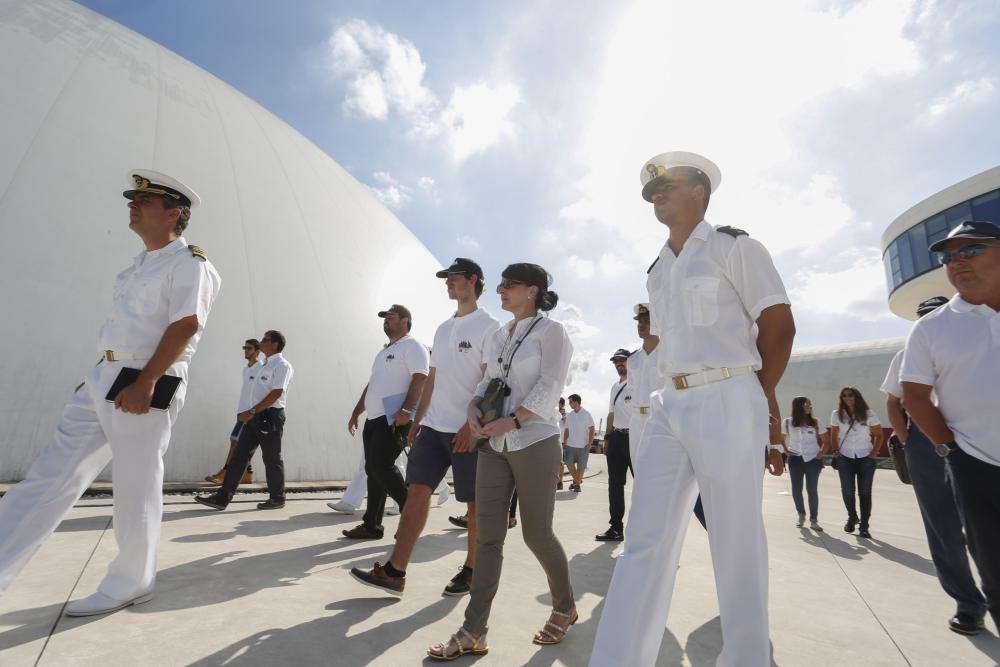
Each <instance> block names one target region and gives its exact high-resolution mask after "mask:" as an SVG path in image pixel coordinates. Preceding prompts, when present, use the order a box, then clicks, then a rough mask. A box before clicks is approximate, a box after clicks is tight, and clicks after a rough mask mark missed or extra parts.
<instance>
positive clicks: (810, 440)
mask: <svg viewBox="0 0 1000 667" xmlns="http://www.w3.org/2000/svg"><path fill="white" fill-rule="evenodd" d="M855 428H857V427H855ZM825 430H826V429H824V428H823V422H822V421H821V420H819V419H817V420H816V426H792V418H791V417H785V420H784V422H783V423H782V426H781V431H782V432H783V433H784V434H785V435H787V436H788V451H789V453H790V454H793V455H796V456H801V457H802V460H803V461H805V462H806V463H808V462H809V461H812V460H813V459H814V458H816V457H817V456H819V449H820V447H819V443H817V442H816V436H818V435H819V434H821V433H822V432H823V431H825Z"/></svg>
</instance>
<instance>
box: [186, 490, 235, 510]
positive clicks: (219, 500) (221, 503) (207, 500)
mask: <svg viewBox="0 0 1000 667" xmlns="http://www.w3.org/2000/svg"><path fill="white" fill-rule="evenodd" d="M194 501H195V502H196V503H201V504H202V505H204V506H206V507H211V508H212V509H214V510H224V509H226V505H228V504H229V503H228V502H226V499H225V498H223V497H222V496H220V495H219V494H217V493H213V494H212V495H210V496H195V497H194Z"/></svg>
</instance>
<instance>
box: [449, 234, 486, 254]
mask: <svg viewBox="0 0 1000 667" xmlns="http://www.w3.org/2000/svg"><path fill="white" fill-rule="evenodd" d="M455 243H457V244H458V247H460V248H461V249H462V250H468V251H470V252H479V249H480V248H481V247H482V246H480V245H479V241H477V240H476V239H474V238H472V237H471V236H467V235H465V234H459V235H458V236H457V237H455Z"/></svg>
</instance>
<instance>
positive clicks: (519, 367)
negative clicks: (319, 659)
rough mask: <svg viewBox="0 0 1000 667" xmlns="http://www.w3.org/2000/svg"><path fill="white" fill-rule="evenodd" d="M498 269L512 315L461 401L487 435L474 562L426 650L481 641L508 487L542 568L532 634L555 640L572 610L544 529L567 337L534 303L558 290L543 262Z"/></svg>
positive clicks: (550, 504) (558, 461) (548, 305)
mask: <svg viewBox="0 0 1000 667" xmlns="http://www.w3.org/2000/svg"><path fill="white" fill-rule="evenodd" d="M502 278H503V279H502V280H501V281H500V284H499V285H498V286H497V292H498V293H499V294H500V305H501V307H502V308H503V309H504V310H506V311H508V312H509V313H510V314H511V315H513V316H514V319H513V320H511V321H510V322H508V323H507V324H505V325H504V326H502V327H501V328H500V330H499V331H497V333H496V335H495V336H494V338H493V341H492V343H491V344H492V348H491V351H490V353H489V356H488V357H487V358H488V362H487V365H486V374H485V376H484V377H483V381H482V382H481V383H480V385H479V387H478V388H477V389H476V396H475V397H474V398H473V399H472V401H471V402H470V403H469V408H468V416H469V428H470V430H471V432H472V436H473V437H475V438H486V439H488V440H487V442H486V443H485V444H483V445H482V446H481V447H480V448H479V461H478V464H477V468H476V522H477V528H478V534H477V537H476V567H475V569H474V570H473V573H472V587H471V592H470V599H469V605H468V607H467V608H466V610H465V622H464V623H463V624H462V627H461V628H460V629H459V630H458V632H456V633H455V634H454V635H452V637H451V639H450V640H448V641H447V642H445V643H442V644H437V645H435V646H432V647H431V648H430V649H429V650H428V651H427V654H428V655H429V656H430V657H431V658H433V659H435V660H453V659H454V658H456V657H458V656H460V655H463V654H465V653H472V654H474V655H482V654H484V653H486V652H487V650H488V648H487V646H486V631H487V626H488V621H489V616H490V607H491V606H492V604H493V598H494V596H495V595H496V592H497V587H498V586H499V584H500V569H501V565H502V562H503V544H504V539H505V537H506V534H507V509H508V507H510V498H511V494H512V493H513V492H514V488H515V487H516V488H517V493H518V497H519V498H520V502H521V526H522V528H521V530H522V533H523V535H524V542H525V544H527V545H528V548H529V549H531V551H532V553H534V555H535V558H537V559H538V562H539V563H540V564H541V566H542V569H543V570H544V571H545V576H546V578H547V579H548V582H549V591H550V593H551V595H552V607H553V609H552V612H551V615H550V616H549V619H548V621H546V622H545V624H544V625H543V626H542V629H541V630H539V631H538V632H536V633H535V635H534V638H533V640H532V641H534V642H535V643H536V644H558V643H559V642H561V641H562V640H563V638H564V637H565V636H566V632H567V631H568V630H569V627H570V626H571V625H572V624H573V623H575V622H576V619H577V613H576V605H575V603H574V600H573V589H572V587H571V586H570V581H569V563H568V562H567V560H566V553H565V551H563V548H562V545H561V544H560V543H559V540H558V538H556V536H555V533H554V532H553V531H552V513H553V510H554V509H555V494H556V484H557V482H558V481H559V475H560V466H561V465H562V448H561V446H560V444H559V430H560V427H559V413H558V412H557V411H556V404H557V401H558V400H559V394H561V393H562V390H563V387H564V385H565V384H566V374H567V372H568V371H569V362H570V359H571V358H572V356H573V345H572V343H570V340H569V336H567V334H566V330H565V329H564V328H563V326H562V325H561V324H560V323H559V322H555V321H553V320H550V319H548V318H547V317H544V316H543V315H542V314H540V313H539V311H549V310H551V309H552V308H554V307H555V305H556V302H557V301H558V299H559V297H558V295H557V294H556V293H555V292H552V291H549V289H548V287H549V282H550V278H549V275H548V273H547V272H546V271H545V269H543V268H542V267H540V266H538V265H537V264H511V265H510V266H508V267H507V268H506V269H504V271H503V274H502ZM496 378H502V379H504V381H505V382H506V385H507V387H508V388H509V393H508V394H507V395H506V398H505V399H504V401H503V403H504V404H503V411H502V412H501V413H500V414H501V415H505V416H501V417H499V418H497V419H494V420H492V421H489V422H488V423H485V424H484V423H483V421H482V420H483V412H482V410H480V403H481V401H482V399H483V396H484V394H485V393H486V389H487V386H488V385H489V384H490V381H491V380H494V379H496Z"/></svg>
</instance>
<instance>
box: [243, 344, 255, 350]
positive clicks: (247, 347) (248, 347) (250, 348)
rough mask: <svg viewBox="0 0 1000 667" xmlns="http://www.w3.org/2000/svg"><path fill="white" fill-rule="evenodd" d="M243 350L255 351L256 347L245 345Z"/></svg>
mask: <svg viewBox="0 0 1000 667" xmlns="http://www.w3.org/2000/svg"><path fill="white" fill-rule="evenodd" d="M243 349H244V350H253V349H254V346H253V345H244V346H243Z"/></svg>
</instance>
